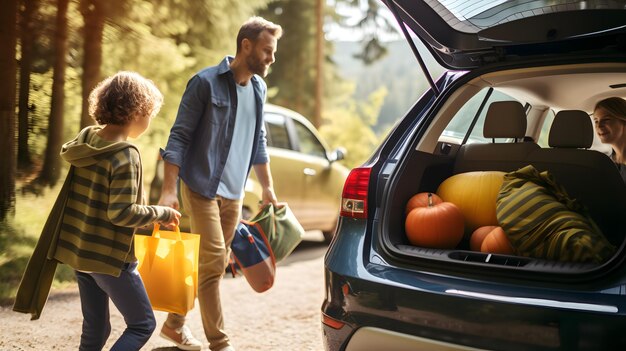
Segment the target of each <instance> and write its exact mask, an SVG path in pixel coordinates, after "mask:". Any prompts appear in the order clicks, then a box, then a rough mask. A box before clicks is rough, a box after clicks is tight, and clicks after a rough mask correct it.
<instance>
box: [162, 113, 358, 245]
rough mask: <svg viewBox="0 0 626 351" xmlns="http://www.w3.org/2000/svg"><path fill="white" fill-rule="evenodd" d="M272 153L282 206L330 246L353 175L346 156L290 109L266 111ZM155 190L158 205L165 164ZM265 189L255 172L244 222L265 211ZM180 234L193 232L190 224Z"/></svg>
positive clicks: (248, 185) (249, 182)
mask: <svg viewBox="0 0 626 351" xmlns="http://www.w3.org/2000/svg"><path fill="white" fill-rule="evenodd" d="M264 117H265V129H266V131H267V146H268V147H267V151H268V153H269V155H270V167H271V170H272V177H273V179H274V191H275V192H276V196H277V197H278V200H279V201H280V202H287V203H288V204H289V207H290V208H291V210H292V211H293V213H294V214H295V216H296V217H297V218H298V221H299V222H300V224H302V227H304V229H305V230H307V231H308V230H320V231H321V232H322V233H323V234H324V238H325V239H326V240H327V241H330V239H331V238H332V235H333V232H334V229H335V226H336V224H337V218H338V216H337V214H338V213H339V212H338V211H339V207H340V200H341V192H342V190H343V183H344V181H345V180H346V177H347V176H348V172H349V170H348V169H347V168H346V167H344V166H343V165H341V164H340V163H339V162H337V161H340V160H342V159H343V158H344V155H345V150H344V149H343V148H337V149H335V150H332V151H330V150H329V148H328V146H327V145H326V143H325V142H324V141H323V140H322V138H321V137H320V135H319V133H318V132H317V130H316V129H315V127H314V126H313V125H312V124H311V123H310V122H309V121H308V120H307V119H306V118H305V117H304V116H302V115H300V114H299V113H297V112H295V111H292V110H289V109H286V108H284V107H280V106H276V105H271V104H266V105H265V115H264ZM157 162H158V163H157V167H156V172H155V176H154V179H153V180H152V182H151V184H150V203H153V204H156V203H157V202H158V200H159V196H160V193H161V184H162V182H163V161H162V160H161V159H160V158H159V160H158V161H157ZM260 201H261V186H260V184H259V182H258V180H257V178H256V175H255V173H254V171H251V172H250V176H249V177H248V180H247V181H246V185H245V197H244V199H243V208H242V217H243V218H250V217H252V216H254V214H255V213H256V212H257V211H258V209H259V202H260ZM180 228H181V230H183V231H188V230H189V218H188V217H187V216H186V215H185V213H184V209H183V217H182V218H181V224H180Z"/></svg>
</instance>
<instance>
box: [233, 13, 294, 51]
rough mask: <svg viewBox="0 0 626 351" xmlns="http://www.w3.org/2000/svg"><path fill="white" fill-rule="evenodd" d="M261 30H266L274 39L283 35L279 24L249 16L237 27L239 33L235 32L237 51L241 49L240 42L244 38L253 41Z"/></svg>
mask: <svg viewBox="0 0 626 351" xmlns="http://www.w3.org/2000/svg"><path fill="white" fill-rule="evenodd" d="M263 31H268V32H269V33H270V34H271V35H272V36H274V37H276V39H280V37H281V36H282V35H283V28H282V27H281V26H280V25H278V24H275V23H272V22H270V21H268V20H266V19H265V18H263V17H258V16H254V17H250V18H248V20H247V21H245V22H244V23H243V24H242V25H241V28H239V34H237V53H239V51H240V50H241V42H242V41H243V40H244V39H248V40H250V41H252V42H254V41H256V40H257V38H258V37H259V35H260V34H261V33H262V32H263Z"/></svg>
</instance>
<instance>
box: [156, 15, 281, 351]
mask: <svg viewBox="0 0 626 351" xmlns="http://www.w3.org/2000/svg"><path fill="white" fill-rule="evenodd" d="M281 35H282V28H281V27H280V26H279V25H276V24H274V23H272V22H269V21H267V20H265V19H263V18H260V17H252V18H250V19H248V20H247V21H246V22H245V23H244V24H243V25H242V27H241V29H240V30H239V34H238V35H237V53H236V55H235V57H234V58H233V57H230V56H227V57H226V58H224V60H223V61H222V62H221V63H220V64H219V65H217V66H213V67H208V68H206V69H204V70H202V71H200V72H198V73H197V74H196V75H195V76H193V77H192V78H191V79H190V80H189V82H188V83H187V88H186V89H185V93H184V94H183V97H182V100H181V103H180V106H179V109H178V115H177V116H176V121H175V122H174V125H173V126H172V129H171V131H170V136H169V140H168V142H167V146H166V148H165V150H161V156H162V157H163V159H164V161H165V162H164V167H165V168H164V170H165V173H164V179H163V188H162V193H161V199H160V200H159V204H161V205H166V206H171V207H173V208H175V209H177V208H178V206H179V204H178V197H177V178H179V177H180V180H181V182H180V191H181V196H182V201H183V206H184V208H185V211H187V213H188V214H189V216H190V219H191V231H192V232H193V233H198V234H200V235H201V239H200V256H199V272H198V301H199V305H200V313H201V316H202V325H203V327H204V332H205V335H206V337H207V340H208V341H209V347H210V349H211V350H212V351H218V350H219V351H234V348H233V347H232V346H231V344H230V340H229V338H228V336H227V335H226V333H225V331H224V320H223V316H222V307H221V302H220V294H219V283H220V280H221V278H222V276H223V274H224V270H225V268H226V265H227V263H228V257H229V254H230V244H231V241H232V239H233V235H234V231H235V227H236V225H237V223H238V222H239V217H240V214H241V204H242V198H243V194H244V192H243V188H244V184H245V181H246V178H247V176H248V173H249V171H250V169H251V167H254V171H255V173H256V175H257V178H258V180H259V182H260V183H261V185H262V186H263V203H264V204H267V203H270V202H271V203H274V204H276V202H277V199H276V195H275V194H274V189H273V185H272V176H271V173H270V167H269V158H268V155H267V152H266V148H265V147H266V139H265V127H264V124H263V104H264V102H265V99H266V93H267V86H266V85H265V82H264V81H263V79H262V78H261V77H265V76H266V75H267V71H268V69H269V66H270V65H271V64H272V63H274V54H275V52H276V47H277V42H278V39H279V38H280V37H281ZM161 336H162V337H164V338H165V339H168V340H170V341H172V342H174V343H175V344H176V346H177V347H178V348H179V349H182V350H200V349H201V347H202V344H201V343H200V342H199V341H198V340H197V339H195V338H194V337H193V336H192V335H191V333H190V331H189V329H188V328H187V326H185V316H181V315H177V314H173V313H170V314H169V315H168V317H167V320H166V321H165V323H164V325H163V328H162V329H161Z"/></svg>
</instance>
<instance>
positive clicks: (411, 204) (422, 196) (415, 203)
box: [405, 193, 443, 214]
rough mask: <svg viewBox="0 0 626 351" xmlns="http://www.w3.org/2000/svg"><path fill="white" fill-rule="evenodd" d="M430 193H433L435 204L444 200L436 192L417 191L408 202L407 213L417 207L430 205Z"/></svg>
mask: <svg viewBox="0 0 626 351" xmlns="http://www.w3.org/2000/svg"><path fill="white" fill-rule="evenodd" d="M428 194H431V196H432V201H433V204H434V205H437V204H440V203H442V202H443V200H441V198H440V197H439V196H438V195H437V194H434V193H417V194H415V195H413V196H412V197H411V198H410V199H409V201H408V202H407V203H406V211H405V214H409V212H411V210H412V209H414V208H416V207H426V206H428Z"/></svg>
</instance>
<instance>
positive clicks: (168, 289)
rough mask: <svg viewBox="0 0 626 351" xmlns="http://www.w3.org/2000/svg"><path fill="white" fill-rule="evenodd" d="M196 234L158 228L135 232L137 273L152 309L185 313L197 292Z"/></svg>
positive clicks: (197, 238) (198, 243)
mask: <svg viewBox="0 0 626 351" xmlns="http://www.w3.org/2000/svg"><path fill="white" fill-rule="evenodd" d="M199 248H200V235H198V234H188V233H181V232H180V229H179V228H178V227H176V229H175V231H165V230H159V225H158V224H155V225H154V230H153V231H152V236H147V235H135V255H136V256H137V259H138V260H139V274H140V275H141V279H142V280H143V283H144V285H145V286H146V291H147V292H148V297H149V298H150V303H151V304H152V308H153V309H155V310H158V311H165V312H173V313H178V314H182V315H185V314H187V312H188V311H189V310H191V309H192V308H193V305H194V301H195V299H196V296H197V294H198V250H199Z"/></svg>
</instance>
